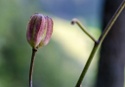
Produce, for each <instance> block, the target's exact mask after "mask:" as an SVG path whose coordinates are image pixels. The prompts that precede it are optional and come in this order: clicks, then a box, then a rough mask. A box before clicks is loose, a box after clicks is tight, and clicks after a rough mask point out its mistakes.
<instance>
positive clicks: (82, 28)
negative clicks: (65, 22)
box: [71, 18, 96, 42]
mask: <svg viewBox="0 0 125 87" xmlns="http://www.w3.org/2000/svg"><path fill="white" fill-rule="evenodd" d="M71 23H72V24H75V23H76V24H77V25H78V26H79V27H80V29H81V30H82V31H83V32H84V33H85V34H86V35H87V36H88V37H89V38H91V39H92V40H93V41H94V42H96V40H95V39H94V37H93V36H91V35H90V34H89V33H88V32H87V31H86V29H85V27H84V26H82V25H81V23H80V22H79V21H78V19H76V18H74V19H73V20H72V21H71Z"/></svg>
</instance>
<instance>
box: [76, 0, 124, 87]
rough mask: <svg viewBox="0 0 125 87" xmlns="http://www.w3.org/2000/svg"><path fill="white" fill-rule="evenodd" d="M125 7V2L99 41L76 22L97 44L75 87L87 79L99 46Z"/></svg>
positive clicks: (78, 86)
mask: <svg viewBox="0 0 125 87" xmlns="http://www.w3.org/2000/svg"><path fill="white" fill-rule="evenodd" d="M124 7H125V0H124V1H123V2H122V4H121V5H120V6H119V8H118V10H117V11H116V13H115V14H114V16H113V17H112V19H111V20H110V22H109V23H108V25H107V27H106V28H105V30H104V32H103V33H102V34H101V36H100V37H99V39H98V41H96V40H94V39H93V38H92V37H91V36H90V35H89V34H88V33H86V31H84V28H82V26H81V25H80V23H79V22H76V23H77V24H78V26H79V27H80V28H81V29H82V30H83V31H84V32H85V33H86V34H87V35H88V36H89V37H90V38H91V39H92V40H93V41H94V42H95V44H94V47H93V49H92V52H91V54H90V56H89V58H88V60H87V63H86V64H85V67H84V69H83V71H82V73H81V75H80V77H79V80H78V82H77V84H76V86H75V87H81V86H80V85H81V83H82V80H83V78H84V77H85V74H86V72H87V70H88V68H89V66H90V64H91V61H92V59H93V57H94V55H95V53H96V51H97V49H98V48H99V46H100V45H101V43H102V42H103V40H104V39H105V37H106V35H107V34H108V32H109V31H110V30H111V27H112V26H113V24H114V23H115V21H116V19H117V18H118V16H119V15H120V13H121V12H122V11H123V9H124Z"/></svg>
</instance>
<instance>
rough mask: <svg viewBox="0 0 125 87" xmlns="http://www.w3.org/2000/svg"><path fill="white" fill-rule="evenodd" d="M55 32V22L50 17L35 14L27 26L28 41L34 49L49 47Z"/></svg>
mask: <svg viewBox="0 0 125 87" xmlns="http://www.w3.org/2000/svg"><path fill="white" fill-rule="evenodd" d="M52 32H53V21H52V19H51V18H50V17H48V16H43V15H42V14H38V13H37V14H34V15H32V16H31V18H30V21H29V24H28V26H27V33H26V36H27V41H28V42H29V44H30V45H31V46H32V47H33V48H34V49H37V48H39V47H40V46H44V45H47V44H48V42H49V40H50V38H51V35H52Z"/></svg>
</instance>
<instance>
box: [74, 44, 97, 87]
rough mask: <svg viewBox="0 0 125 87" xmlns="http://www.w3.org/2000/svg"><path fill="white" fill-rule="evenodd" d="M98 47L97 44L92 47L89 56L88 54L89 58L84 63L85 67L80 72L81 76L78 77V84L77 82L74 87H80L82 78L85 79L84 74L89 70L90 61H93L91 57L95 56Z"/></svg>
mask: <svg viewBox="0 0 125 87" xmlns="http://www.w3.org/2000/svg"><path fill="white" fill-rule="evenodd" d="M98 46H99V45H98V44H97V43H95V45H94V47H93V49H92V52H91V54H90V56H89V58H88V60H87V62H86V65H85V67H84V69H83V71H82V73H81V75H80V78H79V80H78V82H77V84H76V86H75V87H80V85H81V82H82V80H83V78H84V77H85V74H86V72H87V70H88V68H89V65H90V63H91V61H92V59H93V57H94V54H95V52H96V50H97V48H98Z"/></svg>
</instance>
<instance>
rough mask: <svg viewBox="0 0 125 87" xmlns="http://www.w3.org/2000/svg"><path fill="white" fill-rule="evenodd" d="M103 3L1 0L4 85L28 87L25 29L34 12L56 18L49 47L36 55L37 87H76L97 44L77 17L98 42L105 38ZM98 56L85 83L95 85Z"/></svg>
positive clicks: (1, 76)
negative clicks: (75, 23)
mask: <svg viewBox="0 0 125 87" xmlns="http://www.w3.org/2000/svg"><path fill="white" fill-rule="evenodd" d="M102 6H103V0H0V87H28V72H29V64H30V57H31V47H30V46H29V44H28V43H27V40H26V26H27V23H28V20H29V18H30V16H31V15H32V14H34V13H42V14H44V15H48V16H50V17H52V18H53V20H54V31H53V35H52V39H51V40H50V43H49V44H48V45H47V46H45V47H43V48H40V49H39V50H38V52H37V54H36V59H35V67H34V74H33V85H34V87H74V86H75V84H76V82H77V80H78V78H79V76H80V74H81V72H82V69H83V67H84V65H85V63H86V61H87V58H88V56H89V54H90V52H91V50H92V47H93V42H92V41H91V39H89V38H88V37H87V36H86V35H85V34H84V33H83V32H82V31H81V30H80V29H79V27H78V26H76V25H71V24H70V22H71V20H72V18H78V19H79V20H80V21H81V23H82V24H83V25H84V26H86V28H87V31H88V32H89V33H90V34H91V35H93V36H94V37H95V38H96V39H97V38H98V37H99V35H100V32H101V30H100V27H101V20H100V18H101V11H102ZM97 60H98V53H97V54H96V56H95V58H94V60H93V61H92V64H91V66H90V68H89V70H88V72H87V75H86V76H85V79H84V81H83V86H84V87H93V85H94V82H95V76H96V73H97V70H96V68H97Z"/></svg>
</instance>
